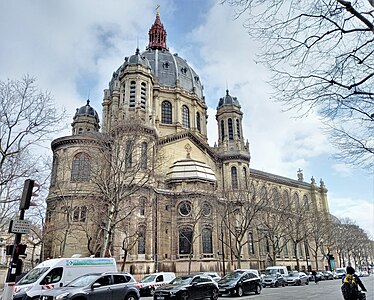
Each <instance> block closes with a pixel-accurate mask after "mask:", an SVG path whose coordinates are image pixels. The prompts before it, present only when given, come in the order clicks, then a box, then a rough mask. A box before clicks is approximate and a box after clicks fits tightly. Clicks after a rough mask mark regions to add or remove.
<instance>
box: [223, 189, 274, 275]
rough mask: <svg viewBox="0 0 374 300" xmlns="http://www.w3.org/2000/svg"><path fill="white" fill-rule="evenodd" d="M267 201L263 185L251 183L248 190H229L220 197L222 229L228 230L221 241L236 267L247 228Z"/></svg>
mask: <svg viewBox="0 0 374 300" xmlns="http://www.w3.org/2000/svg"><path fill="white" fill-rule="evenodd" d="M268 201H269V199H268V195H267V191H266V189H265V187H261V188H259V187H255V185H254V184H253V183H251V185H250V189H249V190H248V189H243V190H230V191H227V192H226V193H224V195H223V197H222V199H221V203H220V205H221V206H222V212H221V216H220V217H221V218H222V225H223V227H224V230H225V231H226V232H228V238H227V239H225V238H224V240H223V241H221V242H223V243H224V244H225V245H226V246H227V247H229V249H231V253H232V255H233V256H234V257H235V260H236V262H237V267H238V268H241V260H242V251H243V247H244V246H245V245H246V244H247V243H248V233H249V230H250V229H251V228H252V227H253V226H254V225H255V223H254V221H255V220H256V218H257V217H258V216H259V213H260V212H261V211H262V209H263V208H264V207H266V206H267V205H268Z"/></svg>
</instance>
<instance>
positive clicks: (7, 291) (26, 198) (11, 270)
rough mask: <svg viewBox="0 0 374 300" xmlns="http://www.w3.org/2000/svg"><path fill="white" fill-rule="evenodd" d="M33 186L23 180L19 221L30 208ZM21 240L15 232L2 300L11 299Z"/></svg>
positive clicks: (29, 180)
mask: <svg viewBox="0 0 374 300" xmlns="http://www.w3.org/2000/svg"><path fill="white" fill-rule="evenodd" d="M34 185H35V186H37V184H35V181H34V180H31V179H27V180H25V184H24V187H23V192H22V197H21V202H20V206H19V211H20V213H19V220H20V221H23V220H24V219H25V211H26V209H28V208H29V207H30V201H31V197H32V196H34V194H33V191H32V190H33V188H34ZM12 224H13V223H11V226H9V227H10V228H9V232H12V228H11V227H12ZM21 239H22V233H20V232H16V233H15V238H14V244H13V251H12V257H11V260H10V264H9V267H8V273H7V277H6V280H5V285H4V291H3V297H2V300H12V299H13V289H14V286H15V285H16V278H17V275H19V274H18V272H17V271H18V268H17V267H18V265H19V255H20V249H21V248H20V244H21Z"/></svg>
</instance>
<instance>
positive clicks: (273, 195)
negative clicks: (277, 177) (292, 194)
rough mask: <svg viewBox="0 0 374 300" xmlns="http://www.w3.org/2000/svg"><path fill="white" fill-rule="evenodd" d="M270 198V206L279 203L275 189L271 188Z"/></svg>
mask: <svg viewBox="0 0 374 300" xmlns="http://www.w3.org/2000/svg"><path fill="white" fill-rule="evenodd" d="M271 198H272V202H273V203H272V205H278V204H279V203H280V202H281V201H279V192H278V189H277V188H273V190H272V193H271Z"/></svg>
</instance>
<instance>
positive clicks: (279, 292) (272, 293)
mask: <svg viewBox="0 0 374 300" xmlns="http://www.w3.org/2000/svg"><path fill="white" fill-rule="evenodd" d="M361 280H362V282H363V283H364V285H365V287H366V289H367V290H368V293H366V299H367V300H374V275H371V276H370V277H363V278H361ZM340 286H341V280H338V279H336V280H327V281H320V282H319V283H318V284H315V283H314V282H311V283H310V284H309V285H303V286H287V287H284V288H282V287H279V288H265V289H263V290H262V293H261V294H260V295H255V294H249V295H246V296H244V297H241V298H239V297H231V296H223V297H219V299H220V300H239V299H240V300H245V299H247V300H253V299H261V300H304V299H313V300H342V299H343V296H342V294H341V291H340ZM141 300H152V297H142V298H141Z"/></svg>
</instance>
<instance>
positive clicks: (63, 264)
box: [14, 258, 117, 299]
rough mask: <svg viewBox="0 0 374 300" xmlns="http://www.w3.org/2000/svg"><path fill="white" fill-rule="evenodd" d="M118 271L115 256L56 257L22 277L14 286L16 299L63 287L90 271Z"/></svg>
mask: <svg viewBox="0 0 374 300" xmlns="http://www.w3.org/2000/svg"><path fill="white" fill-rule="evenodd" d="M103 272H117V264H116V261H115V260H114V258H55V259H49V260H46V261H44V262H42V263H40V264H39V265H37V266H36V267H35V268H34V269H32V270H31V271H30V272H28V273H27V274H26V275H25V276H24V277H22V278H21V279H20V280H19V281H18V282H17V283H16V285H15V287H14V299H18V298H19V297H18V296H21V295H24V294H25V293H26V294H29V293H30V294H33V296H35V294H37V293H36V292H38V291H40V292H41V291H42V290H49V289H53V288H57V287H62V286H65V285H66V284H68V283H69V282H70V281H72V280H73V279H75V278H77V277H79V276H81V275H85V274H88V273H103Z"/></svg>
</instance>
